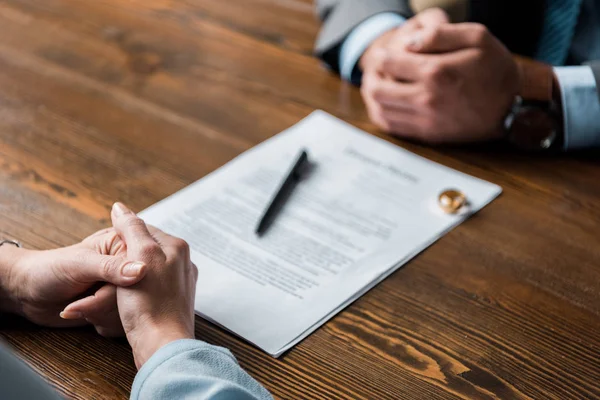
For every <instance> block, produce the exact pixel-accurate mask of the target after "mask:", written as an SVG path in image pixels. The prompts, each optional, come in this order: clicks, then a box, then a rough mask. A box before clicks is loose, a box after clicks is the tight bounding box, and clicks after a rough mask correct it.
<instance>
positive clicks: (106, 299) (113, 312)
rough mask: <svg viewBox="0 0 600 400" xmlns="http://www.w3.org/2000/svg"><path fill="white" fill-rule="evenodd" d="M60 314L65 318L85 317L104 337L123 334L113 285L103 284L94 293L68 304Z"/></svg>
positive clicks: (115, 289)
mask: <svg viewBox="0 0 600 400" xmlns="http://www.w3.org/2000/svg"><path fill="white" fill-rule="evenodd" d="M60 316H61V318H63V319H67V320H72V319H74V320H79V319H85V320H86V321H87V322H88V323H90V324H92V325H94V327H95V328H96V331H97V332H98V333H99V334H101V335H102V336H105V337H114V336H123V334H124V331H123V326H122V325H121V320H120V318H119V311H118V308H117V288H116V286H114V285H104V286H102V287H101V288H100V289H99V290H98V291H97V292H96V293H95V294H94V295H92V296H88V297H85V298H83V299H80V300H77V301H75V302H73V303H71V304H69V305H68V306H67V307H65V309H64V311H63V312H62V313H61V314H60Z"/></svg>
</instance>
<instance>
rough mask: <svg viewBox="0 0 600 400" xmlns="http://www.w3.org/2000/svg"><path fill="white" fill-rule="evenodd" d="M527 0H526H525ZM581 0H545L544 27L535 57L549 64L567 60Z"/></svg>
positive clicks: (558, 63) (560, 63)
mask: <svg viewBox="0 0 600 400" xmlns="http://www.w3.org/2000/svg"><path fill="white" fill-rule="evenodd" d="M525 1H527V0H525ZM581 2H582V0H546V9H545V18H544V27H543V28H542V35H541V37H540V44H539V46H538V50H537V54H536V55H535V58H536V59H537V60H539V61H543V62H545V63H548V64H551V65H563V64H564V63H565V62H566V61H567V57H568V55H569V49H570V47H571V42H572V41H573V36H574V35H575V27H576V26H577V19H578V16H579V11H580V10H581Z"/></svg>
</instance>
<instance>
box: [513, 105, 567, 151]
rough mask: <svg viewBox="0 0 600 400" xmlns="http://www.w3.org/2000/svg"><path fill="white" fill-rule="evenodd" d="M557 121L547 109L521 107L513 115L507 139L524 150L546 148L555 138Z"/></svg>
mask: <svg viewBox="0 0 600 400" xmlns="http://www.w3.org/2000/svg"><path fill="white" fill-rule="evenodd" d="M557 132H558V123H557V121H556V118H555V117H554V116H553V115H552V114H551V113H550V112H549V111H547V110H544V109H542V108H540V107H521V108H519V109H518V110H517V111H516V112H515V113H514V115H513V118H512V121H511V123H510V127H509V140H510V141H511V142H512V143H513V144H515V145H516V146H518V147H519V148H522V149H525V150H546V149H549V148H550V147H551V146H552V144H554V141H555V140H556V137H557Z"/></svg>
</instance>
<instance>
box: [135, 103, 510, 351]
mask: <svg viewBox="0 0 600 400" xmlns="http://www.w3.org/2000/svg"><path fill="white" fill-rule="evenodd" d="M303 148H305V149H307V150H308V153H309V157H310V160H311V162H313V164H314V168H313V169H312V171H311V172H310V174H309V176H308V177H306V178H305V179H304V180H302V181H301V182H300V183H299V184H298V186H296V188H295V189H294V191H293V192H292V194H291V197H290V198H289V200H288V202H287V203H286V204H285V205H284V207H283V209H282V211H281V213H280V214H279V215H278V216H277V217H276V219H275V220H274V222H273V224H272V225H271V227H270V228H269V229H268V230H267V232H266V233H265V234H264V236H262V237H261V238H258V237H257V236H256V235H255V234H254V230H255V228H256V225H257V222H258V220H259V218H260V216H261V214H262V212H263V211H264V209H265V207H266V206H267V205H268V203H269V200H270V199H271V197H272V196H273V194H274V191H276V189H277V187H278V186H279V184H280V183H281V181H282V179H283V178H284V176H285V174H286V172H287V171H288V169H289V168H290V167H291V164H292V163H293V162H294V160H295V159H296V157H297V155H298V153H299V152H300V150H301V149H303ZM451 188H455V189H459V190H461V191H462V192H463V193H465V195H466V196H467V198H468V201H469V206H468V210H465V212H462V213H460V214H459V215H448V214H445V213H443V212H442V211H441V209H440V208H439V206H438V205H437V198H438V195H439V194H440V193H441V192H442V191H444V190H446V189H451ZM501 191H502V190H501V188H500V187H499V186H496V185H493V184H491V183H488V182H484V181H482V180H480V179H477V178H473V177H471V176H468V175H465V174H463V173H460V172H457V171H455V170H452V169H449V168H446V167H443V166H441V165H439V164H436V163H434V162H431V161H429V160H426V159H424V158H421V157H419V156H417V155H415V154H412V153H410V152H408V151H406V150H403V149H401V148H399V147H398V146H395V145H393V144H391V143H388V142H386V141H384V140H381V139H379V138H376V137H374V136H371V135H369V134H367V133H365V132H362V131H360V130H358V129H356V128H354V127H352V126H350V125H348V124H346V123H345V122H343V121H340V120H338V119H337V118H334V117H333V116H330V115H329V114H326V113H324V112H321V111H316V112H314V113H312V114H311V115H310V116H308V117H307V118H305V119H304V120H302V121H301V122H299V123H298V124H296V125H295V126H293V127H291V128H290V129H288V130H286V131H284V132H283V133H281V134H279V135H277V136H275V137H273V138H271V139H269V140H267V141H265V142H264V143H262V144H260V145H258V146H256V147H254V148H253V149H251V150H248V151H247V152H245V153H243V154H242V155H240V156H239V157H237V158H236V159H234V160H233V161H231V162H230V163H228V164H227V165H225V166H223V167H221V168H220V169H218V170H217V171H215V172H213V173H212V174H210V175H208V176H207V177H205V178H203V179H201V180H199V181H197V182H195V183H193V184H192V185H190V186H188V187H187V188H185V189H183V190H181V191H180V192H178V193H175V194H174V195H172V196H170V197H169V198H167V199H165V200H163V201H161V202H159V203H157V204H155V205H154V206H152V207H150V208H149V209H147V210H145V211H144V212H142V213H141V214H140V216H141V217H142V218H143V219H144V220H145V221H146V222H147V223H149V224H152V225H155V226H157V227H159V228H161V229H163V230H164V231H166V232H167V233H169V234H172V235H175V236H179V237H182V238H183V239H185V240H186V241H187V242H188V243H189V244H190V247H191V249H192V260H193V261H194V263H195V264H196V266H197V267H198V270H199V278H198V286H197V294H196V305H195V306H196V312H197V313H198V315H200V316H202V317H204V318H206V319H208V320H210V321H213V322H215V323H217V324H219V325H221V326H223V327H225V328H226V329H228V330H230V331H231V332H233V333H235V334H237V335H239V336H241V337H242V338H244V339H246V340H247V341H249V342H251V343H253V344H255V345H256V346H258V347H260V348H261V349H263V350H264V351H266V352H267V353H269V354H271V355H273V356H275V357H278V356H279V355H281V354H282V353H283V352H285V351H286V350H288V349H289V348H291V347H292V346H294V345H295V344H296V343H298V342H299V341H301V340H302V339H303V338H305V337H306V336H307V335H309V334H310V333H311V332H312V331H314V330H315V329H317V328H318V327H319V326H320V325H322V324H323V323H325V322H326V321H327V320H328V319H329V318H331V317H332V316H333V315H335V314H336V313H337V312H339V311H340V310H342V309H343V308H344V307H346V306H347V305H348V304H350V303H351V302H352V301H354V300H355V299H357V298H358V297H359V296H361V295H362V294H363V293H365V292H366V291H367V290H369V289H370V288H372V287H373V286H375V285H376V284H377V283H378V282H380V281H381V280H383V279H384V278H385V277H386V276H388V275H389V274H391V273H392V272H394V271H395V270H396V269H398V268H399V267H401V266H402V265H404V264H405V263H406V262H407V261H409V260H410V259H411V258H412V257H414V256H415V255H417V254H418V253H419V252H421V251H422V250H424V249H425V248H427V247H428V246H429V245H431V244H432V243H433V242H434V241H436V240H437V239H438V238H440V237H441V236H442V235H444V233H446V232H447V231H448V230H450V229H451V228H453V227H454V226H456V225H458V224H459V223H460V222H462V221H463V220H464V219H465V218H467V217H468V215H470V214H471V213H473V212H476V211H478V210H479V209H481V208H482V207H484V206H485V205H487V204H488V203H489V202H490V201H492V200H493V199H494V198H495V197H497V196H498V195H499V194H500V193H501ZM174 295H176V294H174Z"/></svg>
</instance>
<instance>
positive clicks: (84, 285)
mask: <svg viewBox="0 0 600 400" xmlns="http://www.w3.org/2000/svg"><path fill="white" fill-rule="evenodd" d="M111 217H112V221H113V225H114V227H113V228H109V229H104V230H102V231H99V232H97V233H95V234H94V235H92V236H90V237H88V238H87V239H85V240H84V241H82V242H81V243H79V244H76V245H74V246H70V247H65V248H61V249H56V250H48V251H34V250H26V249H20V248H16V247H13V246H10V245H5V246H2V247H0V254H2V256H3V258H2V259H3V260H5V262H4V263H3V266H2V270H1V271H0V300H3V301H1V302H0V307H1V309H0V311H5V312H13V313H18V314H21V315H23V316H24V317H26V318H27V319H29V320H31V321H32V322H34V323H36V324H39V325H44V326H50V327H73V326H83V325H86V324H91V325H93V326H94V327H95V328H96V330H97V331H98V333H99V334H101V335H103V336H122V335H123V334H125V335H126V336H127V339H128V341H129V343H130V344H131V346H132V350H133V353H134V357H135V360H136V364H137V365H138V367H139V366H141V365H142V364H143V363H144V362H145V361H146V360H147V359H148V358H149V357H150V356H151V355H152V354H153V353H154V352H155V351H156V350H158V348H160V347H162V346H163V345H164V344H166V343H169V342H170V341H173V340H177V339H185V338H194V297H195V296H194V295H195V288H196V280H197V274H198V273H197V269H196V267H195V265H194V264H193V263H192V262H191V260H190V254H189V248H188V245H187V243H186V242H185V241H183V240H181V239H178V238H174V237H172V236H170V235H167V234H166V233H164V232H162V231H160V230H158V229H156V228H153V227H149V226H146V224H145V223H144V222H143V221H142V220H141V219H140V218H138V217H137V216H136V215H135V214H134V213H133V212H131V211H130V210H128V209H127V208H126V207H125V206H123V205H122V204H119V203H117V204H115V206H114V207H113V211H112V214H111Z"/></svg>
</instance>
